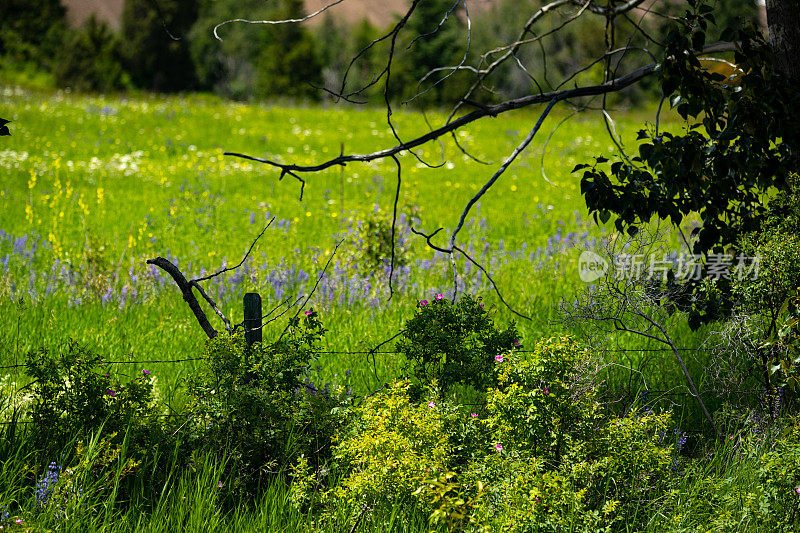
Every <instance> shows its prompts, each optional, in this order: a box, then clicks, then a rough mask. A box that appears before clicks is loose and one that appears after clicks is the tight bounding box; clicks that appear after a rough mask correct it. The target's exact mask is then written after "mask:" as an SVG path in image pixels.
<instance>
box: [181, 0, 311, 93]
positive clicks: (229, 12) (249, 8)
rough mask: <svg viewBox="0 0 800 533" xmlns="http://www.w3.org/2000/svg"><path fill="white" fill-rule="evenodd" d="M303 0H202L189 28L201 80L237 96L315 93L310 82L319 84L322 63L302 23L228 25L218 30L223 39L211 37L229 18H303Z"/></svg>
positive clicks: (222, 91) (221, 91) (205, 83)
mask: <svg viewBox="0 0 800 533" xmlns="http://www.w3.org/2000/svg"><path fill="white" fill-rule="evenodd" d="M302 4H303V3H302V2H301V1H299V0H281V1H280V2H277V3H267V4H265V3H264V2H261V1H258V0H248V1H246V2H240V1H233V0H225V1H211V0H207V1H203V2H200V6H199V15H198V17H197V21H196V22H195V23H194V25H193V26H192V29H191V31H190V41H191V46H190V48H191V56H192V59H193V61H194V63H195V65H196V68H197V77H198V79H199V81H200V84H201V85H202V86H203V87H209V88H214V89H215V90H216V91H217V92H219V93H221V94H223V95H225V96H228V97H232V98H237V99H248V98H252V97H254V96H257V97H259V98H276V97H281V96H290V97H298V98H313V97H316V96H318V93H317V90H316V89H314V87H312V85H316V86H319V85H320V84H321V71H322V65H321V63H320V60H319V59H318V57H317V56H318V52H317V46H316V43H315V42H314V40H313V38H312V37H311V35H310V34H309V33H308V32H307V30H306V29H305V28H304V27H303V26H300V25H298V24H277V25H267V24H243V23H231V24H226V25H224V26H222V27H220V28H219V30H218V32H219V36H220V39H222V40H221V41H220V40H217V39H216V38H215V37H214V35H213V29H214V27H215V26H216V25H218V24H220V23H221V22H224V21H226V20H231V19H238V18H247V19H250V20H285V19H290V18H301V17H302V16H303V5H302Z"/></svg>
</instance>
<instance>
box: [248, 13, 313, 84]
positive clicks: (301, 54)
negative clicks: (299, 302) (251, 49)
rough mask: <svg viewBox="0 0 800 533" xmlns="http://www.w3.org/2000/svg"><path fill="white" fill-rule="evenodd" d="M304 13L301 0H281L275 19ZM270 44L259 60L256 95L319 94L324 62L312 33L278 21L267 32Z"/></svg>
mask: <svg viewBox="0 0 800 533" xmlns="http://www.w3.org/2000/svg"><path fill="white" fill-rule="evenodd" d="M304 16H305V12H304V11H303V1H302V0H282V2H281V5H280V6H279V7H278V8H277V9H276V10H275V12H274V13H273V15H272V18H273V20H287V19H299V18H302V17H304ZM266 39H267V45H266V46H265V47H264V49H263V50H262V51H261V53H260V55H259V57H258V61H257V71H258V78H257V83H256V94H257V95H258V96H261V97H275V96H290V97H300V98H315V97H319V89H318V88H317V87H319V86H320V85H321V84H322V62H321V61H320V59H319V57H318V54H317V50H316V44H315V42H314V40H313V38H312V37H311V34H310V33H309V32H308V31H307V30H306V29H305V28H304V27H303V26H301V25H299V24H276V25H274V26H272V27H270V28H267V31H266Z"/></svg>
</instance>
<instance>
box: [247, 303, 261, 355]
mask: <svg viewBox="0 0 800 533" xmlns="http://www.w3.org/2000/svg"><path fill="white" fill-rule="evenodd" d="M244 340H245V342H246V343H247V347H248V348H249V347H250V346H252V345H253V343H254V342H261V296H260V295H259V294H258V293H257V292H248V293H247V294H245V295H244Z"/></svg>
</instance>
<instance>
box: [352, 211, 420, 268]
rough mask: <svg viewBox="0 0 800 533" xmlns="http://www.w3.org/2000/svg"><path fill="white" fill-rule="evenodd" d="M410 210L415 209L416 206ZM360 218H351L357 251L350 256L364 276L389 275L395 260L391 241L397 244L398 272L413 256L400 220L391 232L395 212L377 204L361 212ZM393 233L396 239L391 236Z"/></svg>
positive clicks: (395, 254)
mask: <svg viewBox="0 0 800 533" xmlns="http://www.w3.org/2000/svg"><path fill="white" fill-rule="evenodd" d="M410 210H411V211H412V212H414V210H415V209H414V207H411V208H410ZM361 216H362V217H363V218H360V217H359V218H360V219H359V220H358V221H357V222H356V221H355V220H354V219H353V218H350V219H349V220H348V224H349V225H350V227H349V228H348V233H349V234H352V235H353V249H354V250H355V253H354V254H353V257H352V259H351V261H352V263H353V264H355V265H357V266H358V268H359V269H360V270H361V273H362V274H363V275H365V276H370V275H386V274H388V272H389V269H390V267H391V264H392V244H394V266H395V271H396V272H398V271H400V269H401V268H402V267H404V266H407V265H408V263H409V262H410V260H411V250H410V249H409V243H408V241H407V240H406V239H405V238H404V236H403V235H401V228H400V226H401V223H400V222H398V224H397V225H396V227H395V235H394V236H393V235H392V215H391V213H386V212H385V211H383V210H382V209H380V207H378V206H377V205H376V206H375V208H374V209H373V210H372V211H370V212H369V213H368V214H366V215H361ZM393 237H394V242H393V241H392V238H393Z"/></svg>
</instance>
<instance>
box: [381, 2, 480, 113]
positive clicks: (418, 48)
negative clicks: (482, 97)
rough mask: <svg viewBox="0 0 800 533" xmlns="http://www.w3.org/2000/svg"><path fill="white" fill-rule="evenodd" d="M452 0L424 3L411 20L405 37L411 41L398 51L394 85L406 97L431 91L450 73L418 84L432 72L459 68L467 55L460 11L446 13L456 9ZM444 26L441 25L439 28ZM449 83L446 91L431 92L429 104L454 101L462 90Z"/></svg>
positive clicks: (419, 6)
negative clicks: (465, 54) (422, 91)
mask: <svg viewBox="0 0 800 533" xmlns="http://www.w3.org/2000/svg"><path fill="white" fill-rule="evenodd" d="M453 5H454V3H453V1H452V0H422V1H421V2H420V3H419V4H418V5H417V7H416V9H415V10H414V13H413V15H412V16H411V18H410V19H409V20H408V23H407V31H406V32H404V33H405V35H408V36H410V37H409V41H408V42H405V43H402V44H401V46H398V47H397V48H396V50H397V53H399V54H401V55H400V56H399V57H398V58H397V62H395V63H394V65H393V71H392V78H393V79H394V82H393V83H394V86H395V87H396V88H397V90H398V91H399V92H398V93H397V94H402V96H403V98H404V99H406V98H410V97H411V96H413V95H415V94H416V93H417V92H419V90H425V89H428V88H430V87H431V86H432V85H433V84H434V83H435V82H436V81H437V80H438V79H440V78H442V77H443V76H445V75H447V72H441V73H439V74H435V75H433V76H432V77H430V78H428V80H426V82H425V84H424V85H422V86H419V85H418V84H419V81H420V80H421V79H422V78H423V77H424V76H425V75H426V74H427V73H429V72H430V71H431V70H433V69H435V68H440V67H450V66H455V65H458V64H459V63H460V62H461V59H462V58H463V56H464V51H465V49H466V42H465V40H464V34H465V29H464V21H463V19H462V13H461V12H460V4H459V8H457V9H455V10H454V11H453V12H452V13H450V15H449V17H448V18H447V21H445V22H444V23H442V21H443V19H444V17H445V14H446V13H447V12H448V10H450V9H451V8H452V7H453ZM440 24H441V26H439V25H440ZM450 81H451V82H450V83H448V84H447V88H446V89H445V88H443V87H436V88H433V89H431V90H430V91H429V93H428V95H427V96H426V99H425V101H426V102H431V101H433V102H435V103H442V102H445V101H448V100H449V99H451V98H455V97H456V95H457V94H459V93H460V92H461V90H460V89H463V87H462V86H461V85H460V84H458V83H452V80H450Z"/></svg>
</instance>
